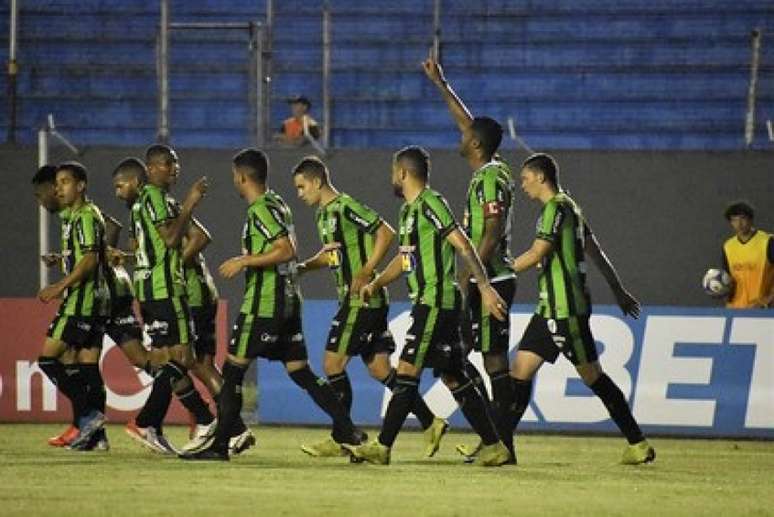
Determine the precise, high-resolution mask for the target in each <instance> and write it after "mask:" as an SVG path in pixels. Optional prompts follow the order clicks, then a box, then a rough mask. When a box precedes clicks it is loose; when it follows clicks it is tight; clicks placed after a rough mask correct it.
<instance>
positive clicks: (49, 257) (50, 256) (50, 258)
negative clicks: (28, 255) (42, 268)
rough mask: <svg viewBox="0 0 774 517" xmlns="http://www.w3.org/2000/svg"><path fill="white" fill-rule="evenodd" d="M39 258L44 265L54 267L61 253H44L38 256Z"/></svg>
mask: <svg viewBox="0 0 774 517" xmlns="http://www.w3.org/2000/svg"><path fill="white" fill-rule="evenodd" d="M40 260H42V261H43V263H44V264H45V265H46V267H54V266H56V265H58V264H60V263H61V261H62V255H61V254H60V253H46V254H45V255H41V256H40Z"/></svg>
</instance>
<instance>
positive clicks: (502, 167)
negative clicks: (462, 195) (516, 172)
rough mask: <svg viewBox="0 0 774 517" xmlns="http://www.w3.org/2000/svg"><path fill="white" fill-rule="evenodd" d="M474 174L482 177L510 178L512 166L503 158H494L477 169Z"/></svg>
mask: <svg viewBox="0 0 774 517" xmlns="http://www.w3.org/2000/svg"><path fill="white" fill-rule="evenodd" d="M474 176H475V177H478V178H481V179H485V178H486V179H495V180H498V179H500V180H510V179H511V168H510V166H509V165H508V164H507V163H506V162H504V161H502V160H492V161H490V162H488V163H486V164H484V165H483V166H482V167H481V168H480V169H479V170H478V171H476V174H475V175H474Z"/></svg>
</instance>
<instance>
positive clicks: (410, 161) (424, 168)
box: [392, 145, 430, 197]
mask: <svg viewBox="0 0 774 517" xmlns="http://www.w3.org/2000/svg"><path fill="white" fill-rule="evenodd" d="M429 179H430V155H429V154H428V153H427V151H425V150H424V149H423V148H421V147H419V146H418V145H410V146H408V147H404V148H403V149H401V150H399V151H398V152H396V153H395V154H394V155H393V157H392V189H393V192H394V193H395V195H396V196H398V197H403V190H404V186H405V185H406V183H408V182H416V183H419V184H421V185H423V186H424V185H425V184H426V183H427V182H428V180H429Z"/></svg>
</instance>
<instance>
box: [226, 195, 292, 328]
mask: <svg viewBox="0 0 774 517" xmlns="http://www.w3.org/2000/svg"><path fill="white" fill-rule="evenodd" d="M286 236H287V237H288V238H290V240H291V241H292V242H293V244H294V245H295V241H296V237H295V233H294V230H293V214H292V213H291V212H290V207H288V205H287V204H286V203H285V201H284V200H283V199H282V198H281V197H280V196H279V195H278V194H277V193H275V192H274V191H272V190H269V191H267V192H266V193H265V194H264V195H262V196H260V197H259V198H258V199H256V200H255V201H254V202H253V203H252V204H251V205H250V206H249V207H248V209H247V219H246V220H245V225H244V228H243V230H242V253H243V254H245V255H260V254H262V253H267V252H269V251H271V249H272V246H273V245H274V242H275V241H276V240H277V239H279V238H281V237H286ZM296 275H297V272H296V259H295V257H294V258H293V259H291V260H290V261H289V262H284V263H282V264H275V265H273V266H269V267H264V268H255V267H248V268H246V269H245V297H244V301H243V302H242V307H241V309H240V312H242V313H243V314H254V315H256V316H258V317H261V318H275V317H282V316H284V315H286V314H289V311H291V310H293V306H295V304H297V303H299V302H300V296H299V294H298V283H297V279H296Z"/></svg>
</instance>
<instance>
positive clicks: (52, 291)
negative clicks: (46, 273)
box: [38, 282, 64, 303]
mask: <svg viewBox="0 0 774 517" xmlns="http://www.w3.org/2000/svg"><path fill="white" fill-rule="evenodd" d="M62 291H64V288H63V287H62V286H61V285H60V284H59V282H57V283H55V284H51V285H47V286H46V287H44V288H43V289H41V290H40V292H39V293H38V299H39V300H40V301H41V302H43V303H48V302H50V301H51V300H53V299H55V298H59V297H60V296H61V295H62Z"/></svg>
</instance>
